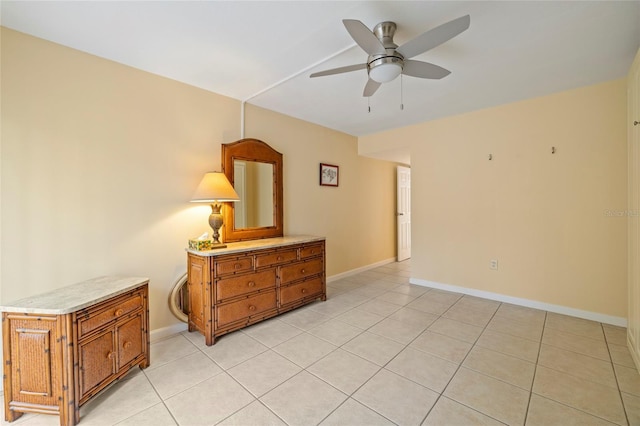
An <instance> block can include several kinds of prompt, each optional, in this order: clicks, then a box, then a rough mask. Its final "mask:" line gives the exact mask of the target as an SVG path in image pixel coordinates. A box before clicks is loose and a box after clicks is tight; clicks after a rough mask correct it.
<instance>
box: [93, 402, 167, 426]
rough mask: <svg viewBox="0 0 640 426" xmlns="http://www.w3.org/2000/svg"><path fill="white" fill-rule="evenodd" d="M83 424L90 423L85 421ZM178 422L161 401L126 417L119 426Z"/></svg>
mask: <svg viewBox="0 0 640 426" xmlns="http://www.w3.org/2000/svg"><path fill="white" fill-rule="evenodd" d="M82 424H83V425H84V424H88V423H85V422H84V421H83V422H82ZM176 424H177V423H176V422H175V421H174V420H173V417H171V413H169V410H167V407H165V405H164V404H163V403H160V404H156V405H154V406H153V407H151V408H147V409H146V410H144V411H141V412H140V413H138V414H136V415H135V416H133V417H129V418H128V419H125V420H124V421H122V422H120V423H118V426H159V425H162V426H173V425H176Z"/></svg>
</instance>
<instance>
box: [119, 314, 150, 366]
mask: <svg viewBox="0 0 640 426" xmlns="http://www.w3.org/2000/svg"><path fill="white" fill-rule="evenodd" d="M116 333H117V341H118V370H120V369H121V368H122V367H124V366H125V365H127V364H128V363H129V362H131V361H133V360H134V359H136V358H137V357H138V355H140V354H141V353H142V345H143V340H144V332H143V328H142V313H139V314H138V315H136V316H135V317H133V318H131V319H130V320H128V321H127V322H125V323H123V324H121V325H119V326H118V327H117V331H116Z"/></svg>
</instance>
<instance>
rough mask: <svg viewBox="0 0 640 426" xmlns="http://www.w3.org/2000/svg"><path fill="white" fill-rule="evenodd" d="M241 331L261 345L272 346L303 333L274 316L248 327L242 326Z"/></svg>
mask: <svg viewBox="0 0 640 426" xmlns="http://www.w3.org/2000/svg"><path fill="white" fill-rule="evenodd" d="M242 331H243V332H244V333H245V334H246V335H248V336H251V337H253V338H254V339H255V340H257V341H258V342H260V343H262V344H263V345H265V346H267V347H269V348H272V347H274V346H277V345H279V344H280V343H282V342H286V341H287V340H289V339H291V338H292V337H295V336H297V335H298V334H301V333H303V331H302V330H300V329H299V328H297V327H294V326H292V325H289V324H287V323H286V322H282V321H280V320H278V319H276V318H273V319H270V320H267V321H263V322H260V323H258V324H254V325H252V326H250V327H247V328H243V329H242Z"/></svg>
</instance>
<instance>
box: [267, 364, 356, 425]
mask: <svg viewBox="0 0 640 426" xmlns="http://www.w3.org/2000/svg"><path fill="white" fill-rule="evenodd" d="M346 399H347V395H345V394H344V393H342V392H340V391H338V390H337V389H335V388H334V387H332V386H329V385H328V384H326V383H325V382H323V381H322V380H320V379H318V378H317V377H315V376H313V375H311V374H310V373H307V372H306V371H302V372H301V373H300V374H298V375H296V376H294V377H292V378H291V379H289V380H287V381H286V382H284V383H283V384H281V385H280V386H278V387H277V388H275V389H274V390H272V391H271V392H269V393H268V394H266V395H265V396H263V397H262V398H260V401H262V403H264V404H265V405H266V406H267V407H268V408H269V409H270V410H271V411H273V412H274V413H275V414H276V415H277V416H278V417H280V418H281V419H282V420H284V422H285V423H286V424H288V425H291V426H296V425H305V426H306V425H311V424H318V423H319V422H320V421H321V420H322V419H324V418H325V417H327V416H328V415H329V414H330V413H331V412H333V411H334V410H335V409H336V408H337V407H338V406H339V405H340V404H342V402H343V401H344V400H346Z"/></svg>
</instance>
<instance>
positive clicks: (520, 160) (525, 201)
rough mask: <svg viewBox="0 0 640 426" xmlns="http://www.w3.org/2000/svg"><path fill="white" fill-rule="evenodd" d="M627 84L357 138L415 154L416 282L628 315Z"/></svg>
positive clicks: (365, 146) (366, 145) (365, 145)
mask: <svg viewBox="0 0 640 426" xmlns="http://www.w3.org/2000/svg"><path fill="white" fill-rule="evenodd" d="M625 84H626V83H625V80H624V79H621V80H616V81H611V82H607V83H603V84H599V85H596V86H591V87H584V88H580V89H576V90H571V91H567V92H563V93H558V94H555V95H551V96H546V97H541V98H536V99H531V100H526V101H523V102H518V103H514V104H509V105H504V106H500V107H495V108H491V109H486V110H481V111H477V112H472V113H468V114H464V115H459V116H455V117H449V118H445V119H441V120H436V121H432V122H427V123H422V124H420V125H416V126H411V127H406V128H402V129H398V130H394V131H389V132H386V133H381V134H376V135H371V136H367V137H363V138H360V141H359V144H360V152H367V150H369V149H371V150H379V149H381V148H383V147H384V145H385V144H389V143H392V144H396V143H401V144H403V145H404V144H408V145H409V146H410V150H411V166H412V203H413V210H412V218H413V223H412V225H413V230H412V237H413V240H412V241H413V261H412V265H413V271H412V273H413V277H414V278H417V279H420V280H426V281H433V282H437V283H441V284H449V285H455V286H461V287H466V288H471V289H476V290H480V291H486V292H492V293H497V294H500V295H506V296H513V297H518V298H524V299H529V300H533V301H539V302H543V303H548V304H556V305H561V306H565V307H570V308H574V309H580V310H584V311H590V312H595V313H600V314H604V315H610V316H615V317H626V311H627V306H626V295H627V252H626V250H627V236H626V221H627V219H626V217H625V215H624V214H622V212H624V211H625V210H626V205H627V147H626V125H625V121H626V95H625V91H626V89H625V87H626V86H625ZM399 141H402V142H399ZM552 147H555V148H556V153H555V154H551V149H552ZM489 154H492V156H493V160H492V161H489V160H488V156H489ZM491 259H497V260H498V261H499V269H498V270H497V271H493V270H490V269H489V262H490V260H491Z"/></svg>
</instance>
